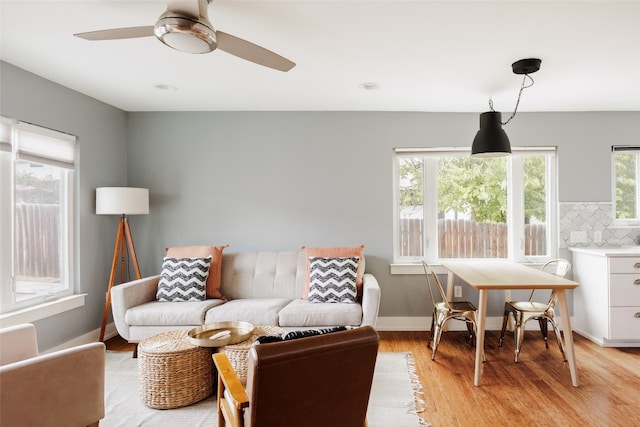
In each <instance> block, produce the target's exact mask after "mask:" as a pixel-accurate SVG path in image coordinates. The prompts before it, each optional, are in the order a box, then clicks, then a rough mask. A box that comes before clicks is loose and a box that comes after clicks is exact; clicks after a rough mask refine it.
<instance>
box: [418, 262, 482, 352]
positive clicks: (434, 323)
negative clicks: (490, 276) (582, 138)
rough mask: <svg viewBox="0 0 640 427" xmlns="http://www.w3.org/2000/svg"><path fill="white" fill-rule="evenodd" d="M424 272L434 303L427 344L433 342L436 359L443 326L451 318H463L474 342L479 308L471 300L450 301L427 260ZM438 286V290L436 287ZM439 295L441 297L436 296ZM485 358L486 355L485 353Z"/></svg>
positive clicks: (423, 263)
mask: <svg viewBox="0 0 640 427" xmlns="http://www.w3.org/2000/svg"><path fill="white" fill-rule="evenodd" d="M422 266H423V268H424V274H425V277H426V279H427V287H428V288H429V295H431V302H432V303H433V317H432V318H431V333H430V336H429V342H428V343H427V346H429V345H430V344H431V360H435V359H436V350H437V349H438V344H439V343H440V337H441V336H442V328H443V327H444V324H445V323H446V322H447V321H448V320H449V319H456V320H462V321H464V322H466V324H467V330H468V331H469V342H471V343H473V342H474V340H475V336H476V331H477V329H478V328H477V326H478V324H477V309H476V307H475V306H474V305H473V304H472V303H471V302H469V301H449V300H448V299H447V295H446V294H445V292H444V289H443V288H442V284H441V283H440V279H438V275H437V274H436V272H435V271H434V270H433V268H431V266H430V265H429V264H427V262H425V261H422ZM433 288H436V292H434V289H433ZM436 295H439V298H438V297H437V296H436ZM432 342H433V344H432ZM483 359H484V355H483Z"/></svg>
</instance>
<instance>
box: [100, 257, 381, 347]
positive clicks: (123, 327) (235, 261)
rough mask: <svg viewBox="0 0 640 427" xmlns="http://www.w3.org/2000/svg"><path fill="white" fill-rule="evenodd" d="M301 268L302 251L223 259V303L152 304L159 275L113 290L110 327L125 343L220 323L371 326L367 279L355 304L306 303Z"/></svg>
mask: <svg viewBox="0 0 640 427" xmlns="http://www.w3.org/2000/svg"><path fill="white" fill-rule="evenodd" d="M306 263H307V260H306V257H305V252H304V251H277V252H272V251H264V252H238V253H225V254H224V255H223V256H222V272H221V286H220V290H221V291H222V294H223V295H224V296H225V297H226V301H225V300H224V299H206V300H204V301H196V302H159V301H156V290H157V286H158V281H159V280H160V275H157V276H151V277H146V278H143V279H140V280H135V281H132V282H128V283H124V284H122V285H118V286H114V287H113V288H112V289H111V304H112V309H113V319H114V323H115V326H116V329H117V330H118V333H119V334H120V336H122V337H123V338H125V339H126V340H128V341H129V342H139V341H141V340H143V339H144V338H147V337H149V336H151V335H155V334H157V333H160V332H165V331H169V330H175V329H191V328H194V327H196V326H202V325H205V324H209V323H212V322H220V321H245V322H249V323H252V324H254V325H273V326H280V327H282V328H284V329H304V328H318V327H332V326H361V325H371V326H375V324H376V319H377V317H378V308H379V306H380V286H379V285H378V282H377V280H376V279H375V277H374V276H373V275H372V274H367V273H365V274H364V276H363V286H362V297H361V298H359V299H358V302H357V303H355V304H347V303H311V302H309V301H308V300H306V299H303V298H302V297H303V295H304V293H305V284H306V281H307V275H308V273H307V264H306Z"/></svg>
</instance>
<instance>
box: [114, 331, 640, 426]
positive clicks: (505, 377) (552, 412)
mask: <svg viewBox="0 0 640 427" xmlns="http://www.w3.org/2000/svg"><path fill="white" fill-rule="evenodd" d="M379 334H380V351H389V352H405V351H410V352H412V353H413V356H414V359H415V362H416V369H417V373H418V376H419V377H420V381H421V382H422V385H423V387H424V390H423V391H424V400H425V405H424V406H425V411H424V412H423V413H422V414H421V415H422V416H423V418H424V419H425V420H426V421H428V422H429V423H431V425H433V426H471V425H475V426H499V425H519V426H537V427H538V426H587V425H589V426H625V427H627V426H638V425H640V393H639V392H638V391H639V390H640V348H603V347H600V346H598V345H596V344H594V343H592V342H591V341H589V340H587V339H586V338H583V337H582V336H580V335H578V334H574V345H575V351H576V359H577V364H578V374H579V377H580V387H579V388H575V387H573V386H572V385H571V378H570V375H569V366H568V364H567V363H565V362H563V361H562V356H561V354H560V351H559V350H558V347H557V345H556V343H555V337H554V336H553V333H552V332H550V333H549V335H550V336H549V349H546V348H545V346H544V342H543V341H542V338H541V337H540V334H539V333H538V332H535V331H532V332H526V334H525V339H524V344H523V347H522V351H521V353H520V362H519V363H515V362H514V361H513V356H514V354H513V351H514V343H513V336H512V335H511V334H507V336H506V337H505V343H504V345H503V347H502V348H499V347H498V333H497V332H489V333H488V335H487V337H486V339H485V354H486V358H487V362H486V363H485V365H484V371H483V372H484V373H483V376H482V385H481V386H480V387H475V386H474V385H473V368H474V355H475V352H474V349H473V348H472V347H470V346H469V345H468V344H467V341H466V339H465V337H464V336H463V335H462V334H461V333H460V332H455V331H452V332H445V333H444V334H443V337H442V340H441V341H440V345H439V346H438V353H437V355H436V360H435V361H432V360H431V349H429V348H427V346H426V340H427V339H428V336H429V332H384V331H382V332H379ZM107 348H108V349H110V350H115V351H121V350H122V351H124V350H126V351H131V350H132V348H133V346H132V345H130V344H127V343H126V342H124V341H123V340H122V339H121V338H119V337H117V338H113V339H111V340H109V341H107ZM390 427H392V426H390Z"/></svg>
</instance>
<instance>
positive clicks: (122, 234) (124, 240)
mask: <svg viewBox="0 0 640 427" xmlns="http://www.w3.org/2000/svg"><path fill="white" fill-rule="evenodd" d="M127 246H128V247H129V255H130V256H131V259H132V261H133V268H134V270H135V273H136V278H137V279H140V278H141V276H140V267H139V266H138V257H137V256H136V250H135V247H134V245H133V238H132V237H131V229H130V228H129V221H128V220H127V217H126V216H124V215H122V217H121V218H120V221H119V222H118V232H117V234H116V245H115V248H114V249H113V260H112V261H111V273H110V274H109V285H108V286H107V295H106V299H105V303H104V313H103V314H102V326H101V327H100V341H104V333H105V329H106V327H107V319H108V318H109V310H110V309H111V288H112V287H113V285H114V282H115V280H116V271H117V269H118V258H119V256H120V254H121V256H122V258H121V264H120V283H123V282H124V280H125V272H124V271H125V268H124V267H125V254H126V250H127Z"/></svg>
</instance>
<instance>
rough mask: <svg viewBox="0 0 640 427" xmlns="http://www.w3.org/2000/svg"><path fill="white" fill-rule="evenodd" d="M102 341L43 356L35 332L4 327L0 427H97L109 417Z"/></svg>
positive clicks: (0, 353)
mask: <svg viewBox="0 0 640 427" xmlns="http://www.w3.org/2000/svg"><path fill="white" fill-rule="evenodd" d="M104 356H105V346H104V344H103V343H98V342H95V343H91V344H85V345H81V346H78V347H74V348H69V349H65V350H60V351H56V352H52V353H49V354H42V355H39V354H38V342H37V338H36V329H35V327H34V326H33V325H32V324H22V325H17V326H12V327H8V328H4V329H0V425H2V426H7V427H9V426H52V427H58V426H59V427H68V426H89V425H92V426H97V425H98V423H99V421H100V420H101V419H102V418H104Z"/></svg>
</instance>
